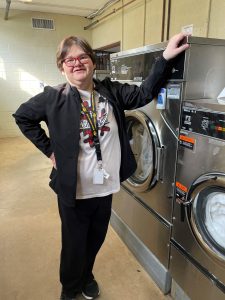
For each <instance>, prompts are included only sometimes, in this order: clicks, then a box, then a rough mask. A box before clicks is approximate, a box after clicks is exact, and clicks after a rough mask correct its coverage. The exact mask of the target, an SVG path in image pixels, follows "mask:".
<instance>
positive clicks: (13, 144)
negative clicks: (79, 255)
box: [0, 137, 171, 300]
mask: <svg viewBox="0 0 225 300" xmlns="http://www.w3.org/2000/svg"><path fill="white" fill-rule="evenodd" d="M0 157H1V159H0V299H1V300H14V299H15V300H53V299H59V294H60V290H61V287H60V284H59V281H58V268H59V254H60V222H59V217H58V210H57V203H56V200H55V199H56V197H55V195H54V193H53V192H52V191H51V190H50V188H49V187H48V176H49V173H50V169H51V163H50V161H49V159H48V158H46V157H45V156H44V155H42V154H41V153H40V152H39V151H38V150H37V149H36V148H35V147H34V146H33V145H32V144H30V142H29V141H27V140H26V139H25V138H23V137H19V138H6V139H0ZM94 271H95V276H96V279H97V280H98V282H99V285H100V288H101V295H100V297H99V300H100V299H101V300H126V299H129V300H150V299H154V300H163V299H164V300H169V299H171V298H170V297H169V296H164V295H163V294H162V293H161V291H160V290H159V289H158V287H157V286H156V285H155V283H154V282H153V281H152V280H151V278H149V276H148V274H147V273H146V272H145V271H144V270H143V268H142V267H141V266H140V264H139V263H138V262H137V261H136V259H135V258H134V256H133V255H132V254H131V253H130V251H129V250H128V249H127V247H126V246H125V245H124V244H123V242H122V241H121V240H120V238H119V237H118V236H117V234H116V233H115V232H114V231H113V229H112V228H111V227H110V228H109V231H108V234H107V238H106V241H105V243H104V245H103V247H102V249H101V251H100V253H99V255H98V257H97V261H96V265H95V269H94ZM81 299H83V297H82V296H79V297H78V300H81Z"/></svg>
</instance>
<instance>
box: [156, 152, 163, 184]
mask: <svg viewBox="0 0 225 300" xmlns="http://www.w3.org/2000/svg"><path fill="white" fill-rule="evenodd" d="M164 150H165V149H164V147H163V146H162V147H157V162H156V168H157V169H156V179H157V181H159V180H161V181H163V161H164Z"/></svg>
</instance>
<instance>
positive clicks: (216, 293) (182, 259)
mask: <svg viewBox="0 0 225 300" xmlns="http://www.w3.org/2000/svg"><path fill="white" fill-rule="evenodd" d="M170 270H171V273H172V275H173V279H174V280H175V281H176V282H177V283H178V284H179V285H180V286H181V287H182V288H183V289H184V290H185V291H186V293H188V296H189V297H190V299H191V300H199V299H204V300H214V299H216V300H224V299H225V295H224V293H223V292H222V291H221V290H220V289H219V288H218V287H217V286H216V285H215V283H214V282H213V281H212V280H210V278H207V277H206V276H205V275H204V274H203V273H202V272H201V271H200V270H199V269H198V268H197V267H196V266H195V265H194V264H193V263H192V262H191V261H190V260H189V259H188V258H187V256H185V255H183V254H182V253H181V252H180V251H179V250H178V249H177V248H176V247H174V246H173V245H172V246H171V263H170Z"/></svg>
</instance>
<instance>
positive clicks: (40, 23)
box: [32, 18, 55, 30]
mask: <svg viewBox="0 0 225 300" xmlns="http://www.w3.org/2000/svg"><path fill="white" fill-rule="evenodd" d="M32 27H33V28H35V29H48V30H54V29H55V27H54V20H48V19H39V18H38V19H37V18H32Z"/></svg>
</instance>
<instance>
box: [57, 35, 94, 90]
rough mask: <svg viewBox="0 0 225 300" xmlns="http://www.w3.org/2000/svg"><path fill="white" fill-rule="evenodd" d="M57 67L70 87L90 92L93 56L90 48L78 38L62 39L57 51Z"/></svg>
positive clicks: (91, 88) (91, 87)
mask: <svg viewBox="0 0 225 300" xmlns="http://www.w3.org/2000/svg"><path fill="white" fill-rule="evenodd" d="M56 61H57V66H58V68H59V70H60V71H61V72H62V74H63V75H65V77H66V79H67V81H68V82H69V83H70V84H71V86H75V87H77V88H78V89H80V90H86V91H89V92H91V91H92V90H93V73H94V69H95V55H94V53H93V50H92V49H91V46H90V45H89V44H88V43H87V42H86V41H84V40H82V39H81V38H79V37H73V36H70V37H68V38H66V39H64V40H63V41H62V42H61V44H60V46H59V48H58V51H57V55H56Z"/></svg>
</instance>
